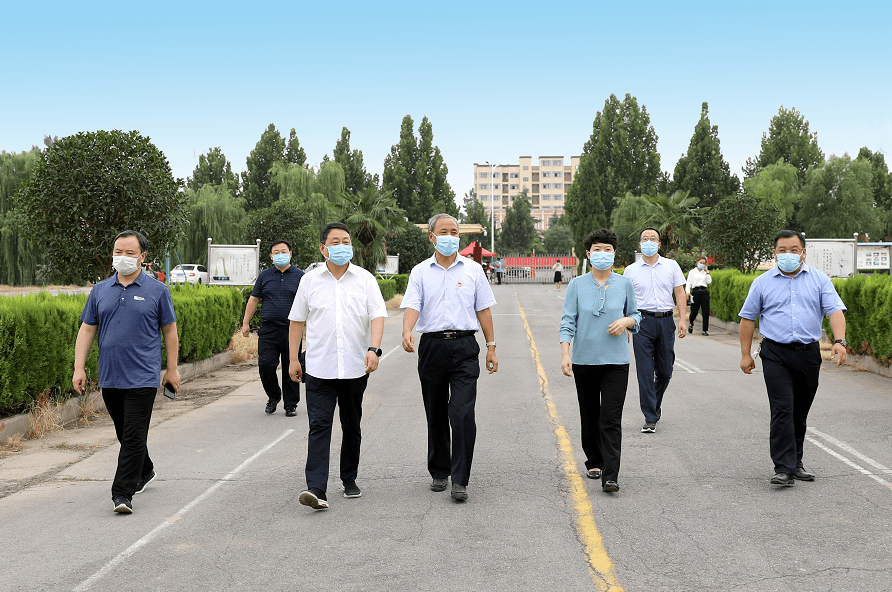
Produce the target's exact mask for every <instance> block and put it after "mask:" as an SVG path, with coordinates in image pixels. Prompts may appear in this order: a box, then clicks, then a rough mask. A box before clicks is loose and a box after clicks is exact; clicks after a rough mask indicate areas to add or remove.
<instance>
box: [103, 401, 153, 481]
mask: <svg viewBox="0 0 892 592" xmlns="http://www.w3.org/2000/svg"><path fill="white" fill-rule="evenodd" d="M157 393H158V389H157V388H155V387H148V388H133V389H119V388H104V389H102V400H103V401H105V408H106V409H107V410H108V414H109V415H110V416H111V418H112V421H113V422H114V424H115V435H116V436H117V437H118V442H120V443H121V450H120V452H118V469H117V471H115V479H114V481H112V497H115V496H117V495H126V496H127V497H129V498H132V497H133V494H134V493H135V492H136V484H137V482H138V481H139V479H140V478H141V477H147V476H149V475H151V474H152V471H153V470H154V469H155V467H154V465H153V464H152V459H151V458H149V449H148V446H147V444H146V442H147V441H148V438H149V424H150V423H151V421H152V405H154V404H155V395H156V394H157Z"/></svg>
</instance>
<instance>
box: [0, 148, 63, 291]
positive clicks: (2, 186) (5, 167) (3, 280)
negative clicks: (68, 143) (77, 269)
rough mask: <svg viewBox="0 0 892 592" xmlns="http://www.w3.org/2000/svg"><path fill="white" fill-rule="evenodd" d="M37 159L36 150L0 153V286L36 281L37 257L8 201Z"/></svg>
mask: <svg viewBox="0 0 892 592" xmlns="http://www.w3.org/2000/svg"><path fill="white" fill-rule="evenodd" d="M47 137H48V136H47ZM57 139H58V138H57ZM50 140H51V141H50V144H52V139H50ZM41 158H42V153H41V152H40V149H39V148H37V146H35V147H34V148H32V149H31V150H30V151H28V152H19V153H16V152H6V151H5V150H4V151H3V152H0V284H8V285H15V286H23V285H31V284H34V283H35V281H36V279H37V266H38V264H39V262H40V259H39V253H37V251H36V249H35V247H34V243H32V242H31V239H30V235H29V234H28V233H27V232H25V231H24V230H23V229H22V221H21V220H19V217H18V212H17V211H16V210H15V209H14V206H13V201H12V198H13V195H15V194H16V192H17V191H18V190H19V188H20V187H21V186H22V184H23V183H24V182H25V181H26V180H27V179H28V177H29V176H30V174H31V171H32V170H33V169H34V167H35V166H36V165H37V162H38V161H39V160H41Z"/></svg>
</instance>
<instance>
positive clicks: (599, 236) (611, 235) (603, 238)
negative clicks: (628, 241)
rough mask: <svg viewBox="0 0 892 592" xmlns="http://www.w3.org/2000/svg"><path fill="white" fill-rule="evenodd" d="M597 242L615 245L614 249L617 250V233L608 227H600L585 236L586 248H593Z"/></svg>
mask: <svg viewBox="0 0 892 592" xmlns="http://www.w3.org/2000/svg"><path fill="white" fill-rule="evenodd" d="M595 243H600V244H602V245H610V246H612V247H613V250H614V251H615V250H616V233H615V232H613V231H612V230H608V229H606V228H599V229H598V230H595V231H594V232H590V233H589V235H588V236H587V237H585V241H583V244H584V245H585V250H586V251H588V250H591V248H592V245H593V244H595Z"/></svg>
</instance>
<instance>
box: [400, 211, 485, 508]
mask: <svg viewBox="0 0 892 592" xmlns="http://www.w3.org/2000/svg"><path fill="white" fill-rule="evenodd" d="M428 230H429V234H430V240H431V242H432V243H434V245H435V246H436V252H434V255H433V257H431V258H430V259H425V260H424V261H422V262H421V263H419V264H418V265H416V266H415V267H414V268H413V269H412V274H411V275H410V276H409V284H408V286H407V287H406V294H405V296H404V297H403V301H402V304H401V307H402V308H404V309H405V311H406V312H405V314H404V315H403V349H405V350H406V351H407V352H414V351H415V338H414V337H413V336H412V330H413V329H417V330H418V332H420V333H422V336H421V339H420V340H419V342H418V377H419V378H420V379H421V395H422V398H423V399H424V410H425V413H426V414H427V468H428V472H430V475H431V478H432V479H433V481H432V482H431V486H430V488H431V491H445V490H446V483H447V478H448V477H450V476H451V477H452V498H453V499H454V500H456V501H464V500H466V499H468V491H467V486H468V481H469V479H470V475H471V461H472V460H473V457H474V442H475V441H476V438H477V424H476V422H475V421H474V405H475V403H476V401H477V379H478V378H479V377H480V362H479V361H478V356H479V355H480V345H479V344H478V343H477V338H476V337H475V333H476V332H477V330H478V329H482V330H483V336H484V338H485V340H486V350H487V351H486V367H487V369H488V370H489V373H490V374H492V373H494V372H496V371H497V370H498V369H499V362H498V360H497V359H496V342H495V334H494V333H493V323H492V312H491V311H490V308H491V307H492V306H494V305H495V303H496V299H495V297H494V296H493V293H492V288H490V285H489V282H488V281H486V274H484V273H483V268H482V267H480V264H479V263H477V262H476V261H473V260H471V259H466V258H464V257H459V256H458V221H457V220H456V219H455V218H453V217H452V216H450V215H448V214H437V215H436V216H434V217H433V218H431V219H430V221H429V222H428ZM450 426H451V432H452V438H451V441H452V445H451V446H450Z"/></svg>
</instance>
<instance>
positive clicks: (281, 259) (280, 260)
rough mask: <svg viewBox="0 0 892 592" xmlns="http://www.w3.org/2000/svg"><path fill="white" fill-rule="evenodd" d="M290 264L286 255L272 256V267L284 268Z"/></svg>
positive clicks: (289, 256) (289, 258)
mask: <svg viewBox="0 0 892 592" xmlns="http://www.w3.org/2000/svg"><path fill="white" fill-rule="evenodd" d="M289 263H291V255H289V254H288V253H276V254H275V255H273V265H275V266H276V267H285V266H286V265H288V264H289Z"/></svg>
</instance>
